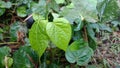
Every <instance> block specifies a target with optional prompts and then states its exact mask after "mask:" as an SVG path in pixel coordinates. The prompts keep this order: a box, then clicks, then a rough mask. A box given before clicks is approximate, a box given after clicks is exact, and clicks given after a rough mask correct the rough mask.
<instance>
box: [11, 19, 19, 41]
mask: <svg viewBox="0 0 120 68" xmlns="http://www.w3.org/2000/svg"><path fill="white" fill-rule="evenodd" d="M20 27H21V26H20V22H18V21H17V22H15V23H13V24H11V25H10V36H11V38H10V40H11V41H16V40H17V31H18V30H19V28H20Z"/></svg>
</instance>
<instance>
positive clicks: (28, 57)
mask: <svg viewBox="0 0 120 68" xmlns="http://www.w3.org/2000/svg"><path fill="white" fill-rule="evenodd" d="M27 57H28V58H29V60H30V61H31V62H32V64H33V65H34V67H35V68H37V66H36V65H35V63H34V61H33V59H32V58H31V57H30V56H29V54H27Z"/></svg>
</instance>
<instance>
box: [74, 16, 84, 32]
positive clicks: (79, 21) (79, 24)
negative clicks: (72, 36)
mask: <svg viewBox="0 0 120 68" xmlns="http://www.w3.org/2000/svg"><path fill="white" fill-rule="evenodd" d="M75 23H76V24H77V25H76V26H75V28H74V31H79V30H81V29H82V28H83V25H84V24H83V22H82V20H81V19H80V18H77V19H75Z"/></svg>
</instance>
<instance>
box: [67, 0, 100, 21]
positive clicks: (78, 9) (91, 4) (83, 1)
mask: <svg viewBox="0 0 120 68" xmlns="http://www.w3.org/2000/svg"><path fill="white" fill-rule="evenodd" d="M72 3H73V4H74V9H71V10H70V11H69V12H68V14H67V15H65V18H67V19H68V20H69V21H70V22H73V21H74V20H75V19H76V18H79V17H80V16H82V17H83V18H84V19H86V20H87V21H89V22H96V21H97V20H98V18H97V10H96V5H97V0H72ZM65 9H66V8H65ZM73 13H74V14H73Z"/></svg>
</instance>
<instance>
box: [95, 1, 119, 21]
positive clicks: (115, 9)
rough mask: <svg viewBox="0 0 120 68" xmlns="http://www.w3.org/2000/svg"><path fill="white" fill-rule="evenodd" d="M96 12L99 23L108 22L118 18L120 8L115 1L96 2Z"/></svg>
mask: <svg viewBox="0 0 120 68" xmlns="http://www.w3.org/2000/svg"><path fill="white" fill-rule="evenodd" d="M97 2H98V4H97V11H98V15H99V17H100V22H103V23H104V22H110V21H112V20H114V19H116V18H117V17H118V16H119V12H120V8H119V6H118V4H117V0H97Z"/></svg>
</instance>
